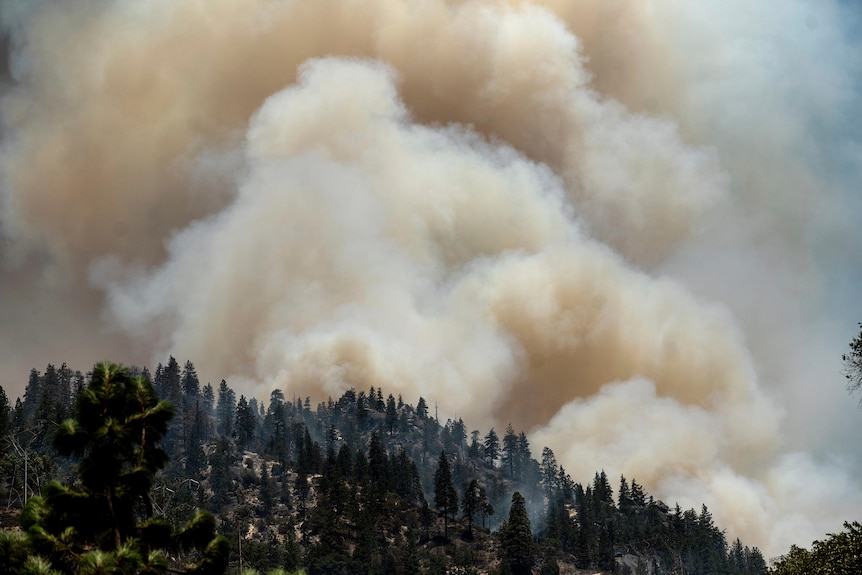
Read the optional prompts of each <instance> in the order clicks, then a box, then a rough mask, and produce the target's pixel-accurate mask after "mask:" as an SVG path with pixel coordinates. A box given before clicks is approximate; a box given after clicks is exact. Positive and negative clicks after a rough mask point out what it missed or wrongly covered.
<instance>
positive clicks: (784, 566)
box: [769, 521, 862, 575]
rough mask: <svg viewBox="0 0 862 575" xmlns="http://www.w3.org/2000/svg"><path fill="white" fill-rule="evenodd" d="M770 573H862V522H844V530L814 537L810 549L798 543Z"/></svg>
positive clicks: (783, 574) (822, 574)
mask: <svg viewBox="0 0 862 575" xmlns="http://www.w3.org/2000/svg"><path fill="white" fill-rule="evenodd" d="M769 573H770V575H858V574H859V573H862V525H860V524H859V523H857V522H855V521H854V522H853V523H844V531H842V532H841V533H836V534H830V535H829V536H828V539H825V540H823V541H815V542H814V544H813V545H812V547H811V550H810V551H809V550H807V549H802V548H800V547H796V546H795V545H794V546H793V547H791V548H790V551H789V552H788V553H787V554H786V555H784V556H783V557H781V558H780V559H779V560H778V561H776V562H775V564H774V565H773V567H772V569H770V570H769Z"/></svg>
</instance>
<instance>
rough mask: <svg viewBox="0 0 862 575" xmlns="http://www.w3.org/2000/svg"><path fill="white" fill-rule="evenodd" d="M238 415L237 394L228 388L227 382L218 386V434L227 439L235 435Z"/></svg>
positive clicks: (222, 382) (222, 381)
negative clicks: (236, 414)
mask: <svg viewBox="0 0 862 575" xmlns="http://www.w3.org/2000/svg"><path fill="white" fill-rule="evenodd" d="M235 413H236V394H235V393H234V391H233V390H232V389H231V388H230V387H228V385H227V382H226V381H225V380H221V383H220V384H219V386H218V403H217V404H216V433H218V434H219V435H223V436H225V437H231V436H232V435H233V421H234V415H235Z"/></svg>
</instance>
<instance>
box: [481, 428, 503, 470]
mask: <svg viewBox="0 0 862 575" xmlns="http://www.w3.org/2000/svg"><path fill="white" fill-rule="evenodd" d="M484 447H485V450H484V457H485V461H487V462H488V464H489V465H494V463H495V462H496V461H497V459H499V458H500V438H499V437H498V436H497V432H496V431H494V428H493V427H492V428H491V429H490V430H489V431H488V434H487V435H486V436H485V443H484Z"/></svg>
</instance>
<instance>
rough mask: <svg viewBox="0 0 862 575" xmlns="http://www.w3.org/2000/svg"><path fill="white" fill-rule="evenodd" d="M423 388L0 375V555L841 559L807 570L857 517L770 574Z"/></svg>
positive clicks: (799, 568)
mask: <svg viewBox="0 0 862 575" xmlns="http://www.w3.org/2000/svg"><path fill="white" fill-rule="evenodd" d="M430 400H431V398H428V399H426V398H424V397H419V398H417V400H416V403H415V405H414V404H412V403H410V402H409V401H406V400H405V399H404V398H402V397H400V396H398V397H395V396H393V395H392V394H387V393H386V392H385V390H383V389H381V388H376V389H375V388H371V389H368V390H356V389H349V390H347V391H346V392H344V393H343V394H342V395H341V396H340V397H338V398H328V399H327V400H326V401H323V402H320V403H317V405H312V402H311V399H310V398H308V397H306V398H299V397H292V398H287V397H285V394H284V393H283V392H282V391H281V390H274V391H272V392H271V394H270V396H269V398H268V401H266V402H264V401H262V400H260V399H258V398H254V397H245V396H244V395H239V397H237V394H236V392H235V391H234V390H233V389H232V388H231V387H230V386H229V385H228V383H227V382H226V381H224V380H223V381H221V382H220V383H219V384H218V385H217V386H213V385H211V384H210V383H207V384H205V385H202V384H201V382H200V380H199V378H198V375H197V370H196V368H195V366H194V365H193V364H192V363H191V362H189V361H187V362H185V364H184V365H183V366H182V367H181V366H180V363H179V362H178V361H177V360H175V359H174V358H173V357H171V358H170V360H169V361H168V362H167V364H166V365H161V364H160V365H158V366H157V367H156V369H155V370H154V371H152V372H151V371H150V370H149V369H147V368H135V367H132V368H126V367H123V366H119V365H115V364H109V363H104V364H97V365H96V366H94V368H93V369H92V371H91V372H89V373H86V374H85V373H82V372H80V371H73V370H72V369H70V368H69V367H68V366H67V365H66V364H63V365H61V366H60V367H59V368H57V367H55V366H53V365H48V366H47V367H46V368H45V369H44V371H42V372H39V371H37V370H36V369H33V370H32V371H31V374H30V378H29V381H28V383H27V386H26V389H25V393H24V396H23V398H17V399H16V400H15V402H14V404H12V403H11V402H10V400H9V398H8V396H7V395H6V393H5V391H3V389H2V388H0V433H2V437H4V438H5V441H3V443H2V454H0V455H2V456H0V487H2V503H5V505H4V506H3V507H4V508H5V509H6V513H5V515H3V519H4V521H5V526H4V527H5V530H4V531H2V532H0V564H2V565H5V566H8V569H9V571H8V572H11V573H82V574H83V573H222V572H229V573H238V572H239V573H246V574H251V573H293V572H303V573H307V574H308V575H318V574H366V573H367V574H369V575H377V574H381V575H382V574H397V575H415V574H419V573H428V574H444V573H459V574H465V575H466V574H479V573H494V574H512V575H522V574H527V573H538V574H541V575H552V574H557V573H572V574H576V573H597V572H600V573H606V574H609V573H620V574H632V575H645V574H650V575H663V574H680V575H682V574H687V575H711V574H714V575H761V574H764V573H767V572H771V573H774V574H777V575H795V574H797V573H800V574H801V573H818V572H821V571H818V570H817V569H818V568H819V567H817V566H818V565H820V564H821V563H824V564H825V562H832V563H833V564H837V563H835V561H836V559H835V557H836V556H838V555H840V556H841V557H844V558H845V559H846V560H845V561H844V563H846V568H847V569H850V570H847V571H842V570H834V569H833V570H829V571H822V572H824V573H826V572H828V573H858V570H857V567H858V561H859V557H860V556H862V555H860V553H859V550H860V549H862V534H860V526H859V525H858V524H847V525H846V529H847V531H846V532H845V533H842V534H838V535H833V536H831V538H830V539H829V540H827V541H824V542H818V543H815V545H814V547H813V550H812V551H808V550H806V549H803V548H799V547H794V548H792V549H791V551H790V552H789V553H788V554H787V555H785V556H783V557H781V558H778V559H777V560H776V561H775V563H774V565H773V567H772V568H771V569H770V568H769V567H768V566H767V561H766V559H765V558H764V557H763V555H762V553H761V552H760V551H759V550H758V549H757V548H756V547H749V546H747V545H745V544H744V543H743V542H741V541H740V540H739V539H733V540H732V541H729V540H728V538H727V536H726V535H725V532H724V531H723V530H722V529H721V527H720V526H718V525H716V524H715V522H714V521H713V517H712V514H711V513H710V511H709V509H708V508H707V507H706V506H705V505H704V506H702V507H701V508H700V509H699V510H695V509H685V510H684V509H681V508H680V507H679V505H674V506H668V505H667V504H665V503H664V502H663V501H659V500H657V499H655V498H654V497H653V496H651V495H650V494H649V493H647V492H646V491H645V489H644V488H643V486H641V485H640V484H639V483H638V482H637V480H636V478H626V477H619V478H610V477H608V476H607V474H606V473H605V472H604V471H603V470H597V471H596V473H595V475H594V476H593V477H592V478H587V479H586V480H584V479H583V478H579V479H580V481H576V480H575V479H573V478H572V477H571V476H570V475H569V474H568V473H567V472H566V470H565V469H564V468H563V467H562V466H561V465H559V464H558V463H557V461H556V458H555V455H554V453H553V451H552V450H551V449H549V448H547V447H543V448H541V449H537V448H535V447H533V446H531V445H530V442H529V439H528V437H527V435H526V434H525V433H524V432H523V431H517V430H515V429H514V428H513V427H512V426H511V425H509V426H507V428H506V429H505V430H502V431H499V432H498V431H497V430H496V429H494V428H491V429H488V430H485V431H484V432H483V431H481V430H478V429H473V430H470V428H469V427H468V425H467V424H466V423H465V422H464V421H463V420H462V419H457V420H452V419H447V420H446V421H445V422H444V421H441V420H440V419H439V418H438V414H437V409H436V407H434V408H432V407H431V404H430ZM534 453H536V454H537V455H534ZM614 486H616V487H615V488H614ZM854 546H855V547H854ZM830 554H831V555H830ZM827 556H828V560H827V559H824V557H827ZM847 558H849V559H847ZM854 561H855V562H854Z"/></svg>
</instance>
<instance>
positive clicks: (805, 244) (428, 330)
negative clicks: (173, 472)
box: [0, 0, 862, 553]
mask: <svg viewBox="0 0 862 575" xmlns="http://www.w3.org/2000/svg"><path fill="white" fill-rule="evenodd" d="M21 6H23V4H21V5H19V4H14V3H13V4H9V5H8V6H7V8H6V10H5V11H4V12H0V15H2V16H3V17H4V18H5V22H4V25H5V28H4V29H5V30H7V32H6V33H7V38H8V45H9V46H10V47H11V50H12V55H11V59H10V65H9V70H8V72H9V75H10V77H11V78H12V79H11V80H10V81H9V82H10V83H9V85H8V86H7V87H6V88H5V89H4V92H3V98H2V100H0V114H2V116H0V117H1V118H2V122H3V123H2V130H3V131H2V138H3V147H2V152H0V173H2V178H3V179H2V192H0V194H2V195H0V232H2V237H3V243H2V244H0V258H2V261H0V264H2V265H3V266H4V267H3V268H2V274H3V275H2V277H3V282H2V284H0V296H2V299H0V317H2V318H3V320H4V321H3V323H2V326H3V327H2V329H0V342H2V343H4V344H6V345H4V346H3V347H2V349H3V350H5V351H0V360H2V362H3V364H4V366H5V367H4V371H3V377H4V378H16V380H17V381H20V382H22V383H23V381H25V380H26V372H27V370H28V369H29V368H30V367H31V366H38V365H40V364H42V363H45V362H47V361H58V357H57V356H58V354H60V355H62V354H66V355H67V356H66V357H63V358H62V359H67V360H69V361H71V362H77V361H92V360H95V359H98V358H99V357H104V356H105V355H111V357H113V358H116V359H121V360H124V361H128V362H144V361H146V362H150V361H157V360H163V359H164V358H165V357H166V355H167V354H168V353H173V354H174V355H175V356H177V357H180V358H190V359H192V360H193V361H194V362H195V363H196V365H197V366H198V368H199V370H200V371H201V372H202V373H203V374H204V375H205V376H206V377H211V378H213V379H216V378H219V379H220V378H221V377H226V378H228V379H229V380H231V382H232V383H233V384H234V385H236V386H239V387H240V390H241V391H242V392H245V393H254V394H256V395H258V396H260V397H265V396H266V395H268V391H269V389H271V388H273V387H279V388H282V389H285V390H287V392H288V395H293V394H298V395H303V396H304V395H312V396H313V397H315V398H318V399H320V398H324V397H325V396H326V395H337V394H339V393H341V392H342V391H344V390H346V389H347V388H348V387H357V388H361V389H366V388H368V387H369V386H371V385H374V386H382V387H383V388H384V390H386V391H387V392H392V393H401V394H402V395H404V396H405V398H407V399H410V398H414V399H413V401H415V398H418V397H419V395H424V396H425V397H426V398H429V399H433V400H434V401H436V402H439V403H440V408H441V410H442V413H443V414H446V415H447V416H456V415H457V416H463V417H464V418H465V420H467V421H468V422H469V423H470V424H472V425H475V426H480V425H481V426H483V427H484V428H487V427H488V426H490V425H498V426H504V425H505V424H506V423H508V422H510V421H511V422H512V423H514V424H515V425H516V426H517V427H519V428H525V429H527V430H530V431H531V432H532V438H533V442H534V444H539V445H549V446H551V447H552V448H553V449H554V450H555V451H556V452H557V456H558V459H559V460H560V461H561V462H562V463H563V465H565V466H566V468H567V470H568V471H569V472H571V473H573V475H574V476H575V477H576V479H578V480H581V481H583V480H588V479H589V478H590V477H591V474H592V472H593V471H594V470H595V469H597V468H600V467H603V468H604V469H605V470H607V471H608V472H609V473H612V474H616V473H625V474H626V475H627V476H629V477H632V476H633V477H635V478H637V479H638V481H639V482H643V483H644V484H645V485H646V486H647V487H648V488H649V489H651V490H653V491H654V492H655V493H657V494H658V495H659V496H661V497H663V498H665V499H667V500H668V501H669V502H674V501H680V503H682V504H684V505H697V504H699V503H700V501H706V502H707V503H708V504H709V505H710V507H711V508H712V509H713V512H714V513H715V515H716V517H717V520H718V521H719V524H721V525H725V526H727V528H728V534H729V535H730V536H731V537H735V536H740V537H743V538H744V540H745V541H746V542H747V543H753V544H757V545H761V546H764V547H765V549H766V551H767V553H778V552H781V551H783V550H785V549H786V547H787V546H788V545H789V544H790V543H794V542H795V543H802V544H806V543H808V541H810V539H812V538H814V537H818V536H821V535H822V534H823V533H825V531H827V530H829V529H835V528H837V527H840V524H841V522H842V521H844V520H845V519H852V518H854V517H853V513H854V512H855V513H856V517H857V518H858V516H859V515H860V513H859V512H862V494H860V489H859V485H858V484H856V483H854V482H853V481H851V480H850V479H849V477H850V474H849V470H850V469H852V460H849V459H841V453H842V452H843V453H844V454H845V455H844V457H849V455H848V454H847V453H846V451H845V450H844V449H843V448H841V447H840V446H839V448H838V449H835V450H834V451H835V452H837V453H838V456H835V457H830V456H829V454H818V455H817V456H815V455H812V454H811V453H812V450H814V449H818V448H820V447H822V446H823V445H825V444H827V443H830V442H831V443H832V444H834V442H835V439H836V438H840V437H841V433H842V429H840V425H841V424H840V422H841V421H847V417H846V413H847V412H846V411H845V412H840V411H836V410H837V409H838V408H836V407H835V406H836V405H837V402H838V401H843V402H844V403H845V404H846V403H848V401H847V400H846V398H843V397H841V396H842V393H843V392H842V390H841V384H840V374H839V373H838V371H839V369H840V366H838V365H836V360H837V358H838V357H839V356H840V353H841V348H842V347H843V345H845V344H844V342H845V341H846V340H847V339H848V333H847V332H846V330H847V327H848V323H849V324H850V326H851V327H852V323H853V321H852V317H851V318H850V320H849V322H848V321H847V320H846V318H845V319H843V320H842V319H836V318H841V317H842V316H840V315H838V314H836V313H835V312H836V310H838V309H839V308H838V307H837V306H836V307H829V306H831V305H834V304H836V303H843V304H847V302H848V298H849V293H848V292H847V291H845V289H846V287H847V285H848V282H847V280H846V279H845V280H843V281H842V280H836V278H846V277H848V276H847V275H846V274H844V275H837V274H836V269H837V267H835V266H833V265H832V262H839V263H841V264H842V265H844V264H845V263H846V261H852V260H845V259H844V258H849V257H850V256H849V254H852V253H853V248H854V247H855V246H854V245H853V242H852V241H851V236H850V235H849V233H848V230H850V229H851V228H852V226H853V225H854V224H855V223H856V221H855V220H856V219H857V215H858V214H854V212H853V210H852V209H848V207H849V208H853V207H856V206H854V205H852V204H848V201H849V197H848V195H849V194H848V192H849V188H848V186H847V185H846V182H848V181H850V178H851V177H852V176H854V175H856V173H857V170H858V167H859V154H858V149H857V148H854V146H853V144H852V142H853V141H854V137H855V135H854V131H853V128H852V126H850V125H849V124H848V123H847V122H846V119H847V116H846V114H847V113H848V111H849V110H851V109H852V107H853V105H854V104H855V103H856V102H858V101H859V98H858V94H857V89H856V86H855V85H854V84H853V80H852V78H853V73H854V71H855V70H856V69H857V68H858V65H859V61H858V54H859V50H858V49H857V48H856V46H855V45H854V44H853V43H852V42H851V41H848V40H846V39H845V38H846V35H845V32H846V31H847V29H846V28H844V26H845V25H846V23H847V22H848V20H847V17H846V14H845V13H844V9H843V8H842V5H841V4H832V3H829V2H823V3H819V4H818V6H817V7H816V8H812V7H809V6H806V5H805V3H802V2H789V3H788V2H786V1H784V2H781V3H780V8H781V10H780V11H778V10H777V8H778V7H779V3H778V2H777V1H776V2H764V3H761V4H758V6H757V7H752V6H750V5H749V3H746V2H743V1H742V0H739V1H733V2H727V1H725V2H721V3H718V2H716V3H691V2H683V1H682V0H664V1H661V2H651V3H623V2H606V1H599V0H581V1H579V2H553V1H547V2H535V3H529V2H510V3H507V2H495V1H491V0H486V1H468V2H443V1H442V0H441V1H429V2H421V3H414V2H409V1H405V0H376V1H370V2H362V3H354V2H344V1H336V0H318V1H316V2H313V3H308V2H298V1H262V0H258V1H253V0H245V1H239V2H238V1H233V0H232V1H210V2H194V1H189V2H176V1H174V0H171V1H168V0H154V1H152V2H147V3H143V4H142V3H137V2H126V1H120V0H117V1H115V2H111V3H104V2H99V3H96V2H87V1H83V0H81V1H72V2H62V3H61V2H42V3H30V4H29V5H28V8H27V9H24V8H21ZM9 7H17V8H16V9H13V8H9ZM827 248H828V253H829V254H831V255H830V258H829V259H825V256H824V254H826V253H827ZM824 301H825V302H828V304H829V305H824V303H823V302H824ZM852 306H853V307H851V308H850V309H851V310H852V311H854V312H855V311H860V307H862V306H859V304H858V303H855V302H854V303H853V304H852ZM842 311H843V312H844V313H845V314H846V312H847V309H843V310H842ZM34 350H36V351H34ZM43 356H44V358H43ZM69 356H71V357H69ZM62 359H59V360H62ZM23 362H27V363H23ZM10 366H11V367H10ZM7 374H8V375H7ZM3 383H4V386H6V385H5V383H6V381H5V380H4V382H3ZM16 386H18V387H17V389H16ZM816 386H819V387H816ZM6 387H11V388H12V391H13V394H14V392H15V391H17V392H19V393H20V384H16V383H13V384H12V385H11V386H6ZM824 388H826V389H824ZM812 389H814V390H815V391H814V392H812V391H810V390H812ZM813 394H816V396H817V397H818V398H820V403H816V402H812V401H811V399H812V395H813ZM823 398H831V399H832V400H835V401H827V400H825V399H823ZM803 408H804V411H803ZM785 414H786V417H785ZM806 416H807V417H809V418H810V419H808V420H806ZM826 416H828V417H829V419H830V420H831V421H838V422H839V424H838V425H836V426H833V427H829V426H828V425H820V424H819V420H820V419H822V418H824V417H826ZM815 422H817V423H816V424H817V425H818V426H819V428H820V429H821V431H817V432H816V433H815V432H812V431H811V430H810V429H808V428H809V427H810V426H812V425H815ZM814 486H818V487H819V488H820V489H819V490H818V489H817V488H813V487H814ZM822 486H829V489H825V488H821V487H822ZM801 491H804V492H805V493H804V494H803V493H800V492H801ZM848 510H849V511H848ZM847 513H850V515H847Z"/></svg>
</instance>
